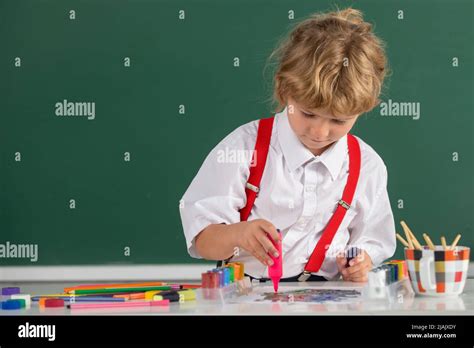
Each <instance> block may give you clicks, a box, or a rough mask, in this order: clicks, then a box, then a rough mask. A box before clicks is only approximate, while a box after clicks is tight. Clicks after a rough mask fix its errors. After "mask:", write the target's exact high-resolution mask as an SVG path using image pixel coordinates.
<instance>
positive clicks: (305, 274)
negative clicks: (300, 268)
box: [298, 271, 311, 282]
mask: <svg viewBox="0 0 474 348" xmlns="http://www.w3.org/2000/svg"><path fill="white" fill-rule="evenodd" d="M309 277H311V272H308V271H304V272H303V273H301V275H300V276H299V278H298V281H299V282H305V281H307V280H308V279H309Z"/></svg>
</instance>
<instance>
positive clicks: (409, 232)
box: [401, 221, 423, 250]
mask: <svg viewBox="0 0 474 348" xmlns="http://www.w3.org/2000/svg"><path fill="white" fill-rule="evenodd" d="M401 223H402V227H403V228H404V229H405V228H406V231H407V232H408V235H409V236H410V238H411V241H412V242H413V245H414V246H415V248H416V249H418V250H423V248H422V247H421V244H420V242H418V239H416V237H415V234H414V233H413V232H412V231H411V230H410V227H408V225H407V224H406V223H405V221H402V222H401Z"/></svg>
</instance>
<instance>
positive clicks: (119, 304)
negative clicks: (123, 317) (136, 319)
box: [67, 300, 170, 309]
mask: <svg viewBox="0 0 474 348" xmlns="http://www.w3.org/2000/svg"><path fill="white" fill-rule="evenodd" d="M169 303H170V301H169V300H161V301H135V302H128V301H127V302H111V303H71V304H70V305H68V306H67V307H68V308H71V309H100V308H130V307H153V306H168V305H169Z"/></svg>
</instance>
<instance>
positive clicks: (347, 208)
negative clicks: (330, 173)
mask: <svg viewBox="0 0 474 348" xmlns="http://www.w3.org/2000/svg"><path fill="white" fill-rule="evenodd" d="M337 204H339V205H341V206H342V207H343V208H345V209H346V210H349V208H350V207H351V206H350V205H349V204H347V202H345V201H344V200H342V199H341V200H340V201H339V202H337Z"/></svg>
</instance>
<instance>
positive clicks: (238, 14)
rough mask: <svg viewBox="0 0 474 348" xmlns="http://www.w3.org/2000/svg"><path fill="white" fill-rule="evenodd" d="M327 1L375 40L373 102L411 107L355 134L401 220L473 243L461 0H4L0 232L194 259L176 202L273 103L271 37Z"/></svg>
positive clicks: (107, 258) (71, 246)
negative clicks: (210, 160)
mask: <svg viewBox="0 0 474 348" xmlns="http://www.w3.org/2000/svg"><path fill="white" fill-rule="evenodd" d="M335 5H337V6H339V7H340V8H343V7H346V6H348V5H353V6H354V7H355V8H358V9H361V10H362V11H363V12H364V14H365V18H366V20H368V21H370V22H372V23H374V24H375V31H376V33H377V34H378V35H379V36H380V37H382V38H383V39H384V41H385V42H386V43H387V53H388V56H389V60H390V67H391V71H392V74H391V76H390V77H389V78H388V79H387V83H386V88H385V91H384V94H383V96H382V100H383V101H384V102H386V103H390V102H391V103H392V104H391V105H394V104H393V103H404V102H410V103H412V102H413V103H419V104H418V105H419V106H420V113H419V117H418V118H417V119H415V117H406V116H405V117H401V116H389V115H383V114H384V112H382V110H381V109H380V108H376V109H374V110H373V111H372V112H371V113H369V114H366V115H364V116H362V118H361V119H360V120H359V121H358V124H357V126H356V127H355V128H354V129H353V133H354V134H356V135H358V136H360V137H361V138H362V139H364V140H365V141H366V142H367V143H369V144H370V145H371V146H372V147H374V148H375V150H376V151H377V152H378V153H379V154H380V155H381V156H382V158H383V159H384V161H385V163H386V165H387V167H388V170H389V195H390V198H391V201H392V208H393V211H394V215H395V219H396V221H397V228H399V226H400V225H399V223H398V222H399V221H400V220H402V219H403V220H406V221H407V223H408V224H409V225H410V227H411V228H412V229H413V230H414V231H415V232H417V233H418V234H420V235H421V233H423V232H428V233H429V234H430V235H431V236H432V237H433V238H435V239H437V238H439V236H440V235H442V234H445V235H446V236H448V239H453V238H454V236H455V235H456V234H457V233H462V235H463V238H462V240H461V244H462V245H469V246H473V244H474V243H473V240H474V238H473V231H472V228H473V215H474V214H473V208H472V202H471V197H472V196H473V187H474V185H473V176H472V169H473V162H472V160H473V137H472V134H473V111H474V110H473V80H472V79H473V68H472V60H473V50H472V42H474V38H473V26H472V13H473V2H472V1H471V0H465V1H459V0H458V1H447V0H446V1H432V0H430V1H428V0H426V1H425V0H424V1H413V0H406V1H383V2H382V1H376V0H373V1H358V2H357V3H354V4H353V3H352V2H346V1H300V0H293V1H289V0H288V1H281V0H280V1H275V0H260V1H254V0H252V1H250V0H245V1H222V0H207V1H158V0H156V1H152V0H138V1H124V0H114V1H111V0H107V1H92V0H90V1H74V2H66V1H59V0H57V1H52V0H42V1H37V0H28V1H1V2H0V43H1V47H0V122H1V123H0V244H3V245H4V244H6V243H7V242H9V243H13V244H15V243H16V244H22V243H25V244H36V245H37V246H38V260H37V261H36V262H35V264H41V265H72V264H79V265H85V264H142V263H148V264H164V263H184V262H192V259H191V258H190V257H189V256H188V254H187V251H186V245H185V241H184V236H183V232H182V227H181V222H180V219H179V208H178V206H179V199H180V198H181V197H182V195H183V193H184V191H185V190H186V188H187V186H188V185H189V183H190V182H191V180H192V178H193V177H194V175H195V174H196V172H197V170H198V169H199V166H200V165H201V163H202V161H203V160H204V158H205V156H206V155H207V154H208V152H209V151H210V150H211V149H212V148H213V147H214V146H215V145H216V144H217V143H218V142H219V141H220V140H221V139H222V138H223V137H224V136H225V135H226V134H228V133H229V132H230V131H232V130H233V129H235V128H236V127H238V126H239V125H241V124H243V123H246V122H249V121H251V120H253V119H257V118H261V117H266V116H269V115H270V113H271V111H272V109H271V105H270V103H269V102H268V98H269V96H270V95H271V92H272V90H271V88H272V86H271V73H272V66H271V65H270V69H266V70H265V69H264V67H265V66H266V63H267V62H266V60H267V57H268V56H269V55H270V53H271V51H272V50H273V49H274V48H275V45H276V44H277V42H278V41H279V40H280V39H281V38H282V37H284V35H285V34H286V33H288V31H289V30H290V29H291V28H292V27H293V26H294V25H295V24H296V22H298V21H299V20H302V19H304V18H306V17H307V16H308V15H310V14H311V13H313V12H317V11H327V10H333V9H334V8H335ZM291 11H293V12H291ZM290 13H294V15H295V18H294V19H290V18H289V14H290ZM183 14H184V18H183V16H182V15H183ZM236 57H238V58H239V62H240V64H239V66H238V67H236V66H235V64H234V62H235V60H234V58H236ZM127 58H128V59H127ZM67 102H71V103H78V104H74V105H73V106H74V109H71V110H72V111H73V112H74V113H75V114H76V115H83V116H82V117H81V116H61V115H64V114H66V115H67V113H68V108H69V107H68V104H67ZM81 103H84V104H81ZM87 103H91V104H87ZM92 103H94V104H92ZM387 105H388V104H387ZM63 106H65V108H64V107H63ZM92 106H94V109H92ZM390 110H392V109H390ZM390 110H389V111H387V114H390ZM183 111H184V112H183ZM399 229H400V230H401V228H399ZM127 248H129V249H127ZM396 256H398V257H401V256H402V254H401V252H400V250H398V251H397V254H396ZM30 264H32V261H31V260H30V259H27V258H13V257H9V258H6V257H3V258H0V265H30Z"/></svg>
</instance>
